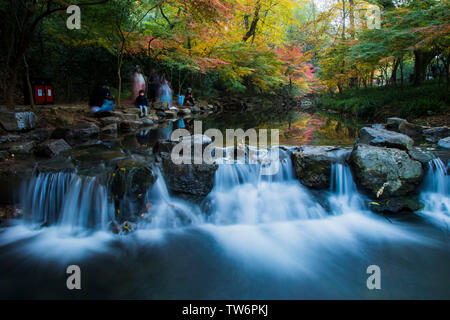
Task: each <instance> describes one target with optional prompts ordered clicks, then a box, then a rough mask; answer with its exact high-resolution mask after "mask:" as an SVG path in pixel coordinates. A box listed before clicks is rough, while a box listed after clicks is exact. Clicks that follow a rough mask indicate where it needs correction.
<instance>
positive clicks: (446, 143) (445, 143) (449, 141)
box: [438, 137, 450, 149]
mask: <svg viewBox="0 0 450 320" xmlns="http://www.w3.org/2000/svg"><path fill="white" fill-rule="evenodd" d="M438 146H439V147H441V148H444V149H450V137H447V138H443V139H441V140H439V142H438Z"/></svg>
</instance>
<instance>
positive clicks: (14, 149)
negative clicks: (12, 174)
mask: <svg viewBox="0 0 450 320" xmlns="http://www.w3.org/2000/svg"><path fill="white" fill-rule="evenodd" d="M35 145H36V142H34V141H25V142H14V143H7V144H3V145H1V149H2V150H6V151H7V152H9V154H10V157H11V158H17V159H27V158H29V157H30V155H31V153H32V152H33V148H34V147H35Z"/></svg>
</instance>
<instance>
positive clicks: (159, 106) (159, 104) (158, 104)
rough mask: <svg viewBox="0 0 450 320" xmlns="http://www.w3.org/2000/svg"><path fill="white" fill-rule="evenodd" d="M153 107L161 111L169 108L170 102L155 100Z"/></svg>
mask: <svg viewBox="0 0 450 320" xmlns="http://www.w3.org/2000/svg"><path fill="white" fill-rule="evenodd" d="M153 109H155V110H160V111H165V110H169V104H168V103H167V102H155V103H153Z"/></svg>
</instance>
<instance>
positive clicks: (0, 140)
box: [0, 134, 24, 144]
mask: <svg viewBox="0 0 450 320" xmlns="http://www.w3.org/2000/svg"><path fill="white" fill-rule="evenodd" d="M23 140H24V139H23V136H22V135H18V134H8V135H4V136H1V137H0V144H4V143H14V142H20V141H23Z"/></svg>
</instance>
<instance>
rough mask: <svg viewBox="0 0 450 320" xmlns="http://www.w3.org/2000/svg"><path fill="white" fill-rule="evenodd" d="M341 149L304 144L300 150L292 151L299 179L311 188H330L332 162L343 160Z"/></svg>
mask: <svg viewBox="0 0 450 320" xmlns="http://www.w3.org/2000/svg"><path fill="white" fill-rule="evenodd" d="M339 150H340V149H338V148H335V147H328V146H322V147H315V146H303V147H301V149H300V150H299V151H294V152H292V153H291V157H292V162H293V166H294V170H295V173H296V175H297V178H298V179H299V181H300V182H301V183H302V184H303V185H305V186H307V187H309V188H315V189H325V188H329V187H330V182H331V178H330V176H331V164H332V163H336V162H339V161H342V160H343V159H342V158H343V154H340V153H339V152H338V151H339Z"/></svg>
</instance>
